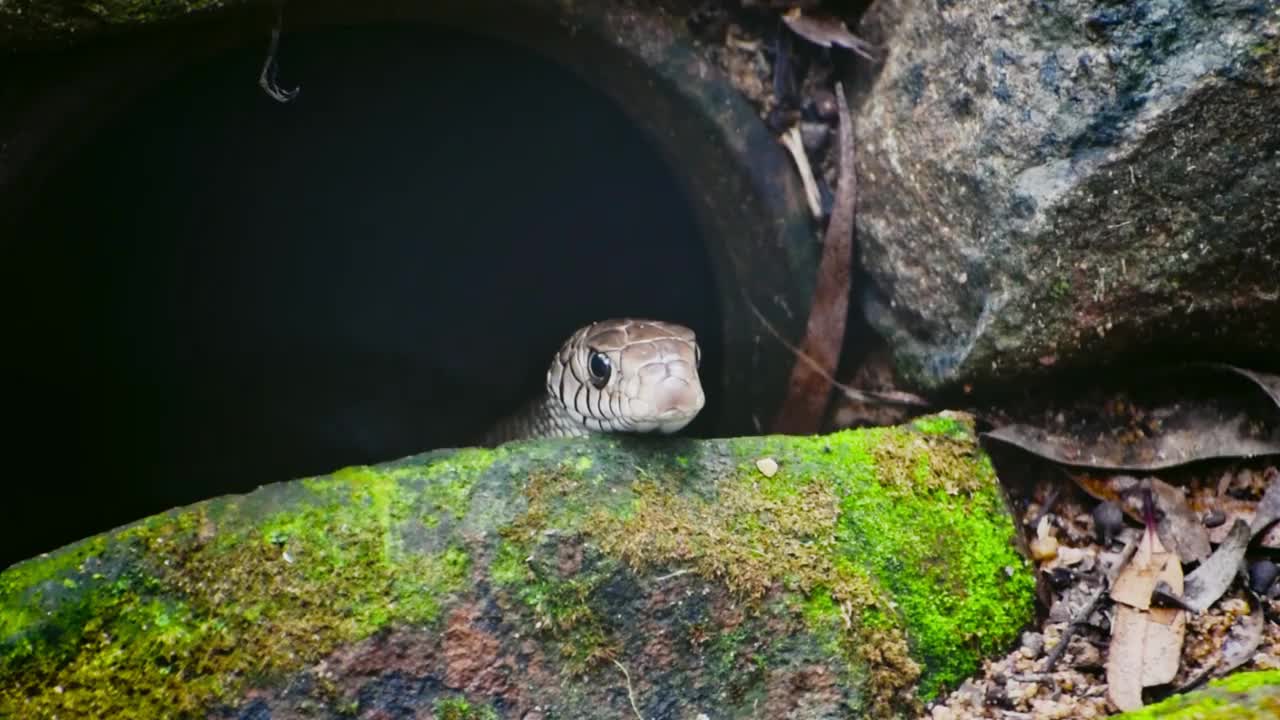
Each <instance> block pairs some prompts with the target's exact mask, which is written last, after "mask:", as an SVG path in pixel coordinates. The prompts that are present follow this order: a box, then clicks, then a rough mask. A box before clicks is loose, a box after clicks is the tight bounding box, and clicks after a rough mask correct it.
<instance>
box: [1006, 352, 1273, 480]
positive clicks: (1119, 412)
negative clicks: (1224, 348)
mask: <svg viewBox="0 0 1280 720" xmlns="http://www.w3.org/2000/svg"><path fill="white" fill-rule="evenodd" d="M1241 379H1244V380H1245V381H1247V385H1244V384H1241ZM1122 381H1123V382H1124V383H1125V387H1124V388H1123V389H1122V390H1114V389H1112V390H1107V389H1098V390H1095V391H1093V392H1091V393H1085V394H1081V393H1079V392H1073V393H1072V394H1071V395H1069V396H1063V397H1061V398H1054V400H1053V404H1052V405H1051V406H1050V407H1049V408H1046V409H1044V410H1042V411H1039V412H1037V414H1036V415H1035V416H1029V417H1025V418H1017V419H1009V421H1007V422H1006V423H1005V424H1003V425H1002V426H1001V427H998V428H996V429H995V430H992V431H991V432H988V433H984V434H983V437H985V438H990V439H992V440H996V441H999V442H1002V443H1007V444H1010V445H1013V446H1015V447H1020V448H1022V449H1024V450H1026V451H1028V452H1030V453H1033V454H1035V455H1039V456H1040V457H1043V458H1045V459H1047V460H1051V461H1053V462H1057V463H1060V464H1063V465H1076V466H1084V467H1091V468H1098V469H1108V470H1159V469H1163V468H1170V467H1177V466H1179V465H1186V464H1188V463H1192V462H1196V461H1199V460H1206V459H1209V458H1220V457H1256V456H1258V455H1270V454H1277V453H1280V414H1277V410H1280V391H1278V390H1277V389H1276V388H1277V387H1280V376H1274V375H1266V374H1264V373H1257V372H1250V371H1248V370H1242V369H1240V368H1234V367H1231V366H1228V365H1215V364H1192V365H1185V366H1181V367H1177V368H1169V369H1166V370H1165V371H1163V372H1160V371H1157V370H1148V371H1144V373H1143V375H1142V376H1137V377H1131V378H1123V379H1122ZM1207 381H1219V382H1215V383H1214V385H1213V386H1212V387H1211V386H1210V383H1209V382H1207ZM1224 383H1225V384H1224ZM1188 388H1195V390H1194V391H1189V390H1188ZM1242 390H1243V391H1244V392H1241V391H1242ZM1059 403H1061V405H1059Z"/></svg>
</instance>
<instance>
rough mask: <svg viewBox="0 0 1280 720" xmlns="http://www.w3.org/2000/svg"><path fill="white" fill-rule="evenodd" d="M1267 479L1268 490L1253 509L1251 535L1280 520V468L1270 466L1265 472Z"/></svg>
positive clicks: (1250, 524) (1250, 526) (1264, 475)
mask: <svg viewBox="0 0 1280 720" xmlns="http://www.w3.org/2000/svg"><path fill="white" fill-rule="evenodd" d="M1263 477H1264V478H1266V480H1267V491H1266V492H1265V493H1263V495H1262V500H1261V501H1259V502H1258V507H1257V508H1256V509H1255V510H1254V511H1253V512H1254V515H1253V522H1251V523H1249V536H1250V537H1252V536H1254V535H1257V534H1258V533H1260V532H1262V531H1263V530H1265V529H1267V526H1268V525H1270V524H1271V523H1273V522H1275V521H1276V520H1280V470H1276V469H1275V468H1273V467H1269V468H1267V469H1266V471H1265V472H1264V473H1263Z"/></svg>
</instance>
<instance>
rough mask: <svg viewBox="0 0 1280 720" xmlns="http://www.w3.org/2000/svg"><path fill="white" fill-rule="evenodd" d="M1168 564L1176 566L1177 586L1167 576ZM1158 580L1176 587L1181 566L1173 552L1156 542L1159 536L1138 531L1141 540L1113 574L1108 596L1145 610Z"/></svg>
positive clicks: (1169, 575) (1148, 530) (1170, 570)
mask: <svg viewBox="0 0 1280 720" xmlns="http://www.w3.org/2000/svg"><path fill="white" fill-rule="evenodd" d="M1170 566H1177V567H1176V572H1177V585H1174V583H1173V582H1171V581H1170V580H1169V579H1168V577H1172V575H1171V573H1173V572H1174V571H1173V570H1172V569H1171V568H1170ZM1160 580H1164V581H1165V582H1167V583H1169V586H1170V587H1173V588H1175V589H1180V588H1181V587H1182V567H1181V566H1180V565H1179V564H1178V562H1177V560H1176V559H1175V558H1174V556H1173V553H1171V552H1169V551H1168V550H1165V548H1164V545H1162V544H1161V543H1160V537H1159V536H1158V535H1156V534H1155V533H1154V532H1152V531H1151V529H1150V528H1148V529H1147V530H1146V531H1144V532H1143V533H1142V540H1141V542H1139V544H1138V550H1137V552H1135V553H1134V554H1133V559H1132V560H1130V561H1129V564H1128V565H1126V566H1125V567H1124V569H1123V570H1121V571H1120V575H1119V576H1117V577H1116V582H1115V585H1113V586H1112V587H1111V599H1112V600H1115V601H1116V602H1118V603H1124V604H1126V605H1128V606H1130V607H1134V608H1138V609H1139V610H1146V609H1147V608H1149V607H1151V593H1152V591H1154V590H1155V588H1156V583H1157V582H1159V581H1160Z"/></svg>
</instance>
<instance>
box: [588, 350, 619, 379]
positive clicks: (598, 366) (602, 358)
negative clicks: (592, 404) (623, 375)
mask: <svg viewBox="0 0 1280 720" xmlns="http://www.w3.org/2000/svg"><path fill="white" fill-rule="evenodd" d="M587 370H589V371H590V372H591V384H592V385H595V386H596V387H597V388H602V387H604V386H605V385H606V384H608V382H609V376H610V375H612V374H613V365H612V364H611V363H610V362H609V356H608V355H605V354H604V353H602V352H599V351H598V350H592V351H591V355H589V356H588V357H587Z"/></svg>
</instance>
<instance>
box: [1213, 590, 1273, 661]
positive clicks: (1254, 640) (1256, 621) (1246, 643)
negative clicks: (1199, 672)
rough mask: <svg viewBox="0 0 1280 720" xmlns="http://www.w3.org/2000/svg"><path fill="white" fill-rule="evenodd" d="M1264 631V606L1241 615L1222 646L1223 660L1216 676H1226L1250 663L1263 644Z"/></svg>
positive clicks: (1255, 607)
mask: <svg viewBox="0 0 1280 720" xmlns="http://www.w3.org/2000/svg"><path fill="white" fill-rule="evenodd" d="M1262 629H1263V615H1262V606H1261V605H1254V606H1253V611H1252V612H1250V613H1249V614H1248V615H1241V616H1240V617H1239V618H1238V619H1237V620H1236V623H1235V624H1234V625H1232V626H1231V630H1230V632H1228V633H1227V639H1226V641H1225V642H1223V644H1222V660H1221V661H1220V662H1219V663H1218V667H1216V668H1214V671H1213V672H1214V674H1215V675H1218V676H1222V675H1226V674H1227V673H1229V672H1231V671H1232V670H1235V669H1236V668H1238V667H1240V666H1241V665H1243V664H1245V663H1247V662H1249V660H1250V659H1251V658H1252V657H1253V654H1254V653H1256V652H1257V651H1258V646H1259V645H1261V644H1262Z"/></svg>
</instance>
